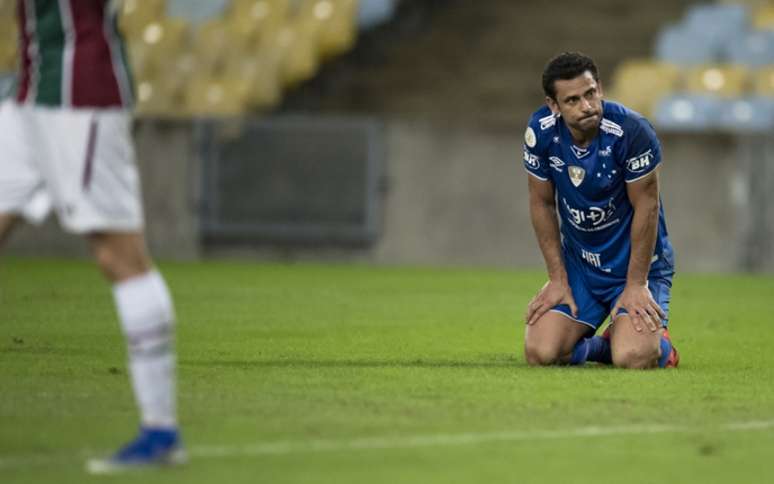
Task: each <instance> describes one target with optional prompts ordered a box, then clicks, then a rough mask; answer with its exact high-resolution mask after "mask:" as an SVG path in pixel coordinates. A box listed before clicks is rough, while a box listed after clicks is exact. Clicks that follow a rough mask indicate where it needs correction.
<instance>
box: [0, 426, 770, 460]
mask: <svg viewBox="0 0 774 484" xmlns="http://www.w3.org/2000/svg"><path fill="white" fill-rule="evenodd" d="M769 429H774V420H756V421H749V422H733V423H728V424H725V425H719V426H717V427H682V426H678V425H632V426H620V427H579V428H576V429H570V430H539V431H533V432H480V433H464V434H437V435H414V436H408V437H367V438H360V439H351V440H309V441H304V442H299V441H296V442H267V443H257V444H250V445H240V446H217V445H197V446H193V447H191V448H189V449H188V452H189V454H190V455H191V456H192V457H199V458H229V457H260V456H268V455H289V454H300V453H314V452H336V451H348V450H352V451H357V450H369V449H409V448H415V447H442V446H453V445H471V444H482V443H491V442H520V441H530V440H559V439H572V438H578V437H609V436H615V435H645V434H665V433H725V432H745V431H757V430H769ZM94 454H96V452H94V451H90V450H86V449H84V450H81V451H78V452H77V453H73V454H64V453H61V454H28V455H19V456H14V457H0V469H20V468H29V467H38V466H44V465H50V464H53V463H61V464H64V463H66V462H68V461H71V460H72V459H73V458H76V456H77V457H79V458H83V459H85V458H86V457H88V456H93V455H94Z"/></svg>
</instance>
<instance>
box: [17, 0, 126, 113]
mask: <svg viewBox="0 0 774 484" xmlns="http://www.w3.org/2000/svg"><path fill="white" fill-rule="evenodd" d="M16 7H17V9H16V12H17V21H18V23H19V59H20V62H19V75H18V77H17V86H16V100H17V101H18V102H19V103H29V104H38V105H45V106H62V107H75V108H108V107H129V106H131V104H132V102H133V94H132V81H131V73H130V70H129V65H128V62H127V57H126V52H125V49H124V42H123V39H122V38H121V35H120V33H119V31H118V23H117V10H118V9H117V8H116V7H114V6H113V2H112V1H111V0H17V5H16Z"/></svg>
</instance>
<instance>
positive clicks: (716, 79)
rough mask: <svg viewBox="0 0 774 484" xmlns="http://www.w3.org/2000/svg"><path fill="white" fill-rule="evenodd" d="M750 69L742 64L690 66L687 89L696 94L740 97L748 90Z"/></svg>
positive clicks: (686, 81) (687, 75) (686, 78)
mask: <svg viewBox="0 0 774 484" xmlns="http://www.w3.org/2000/svg"><path fill="white" fill-rule="evenodd" d="M749 74H750V73H749V71H748V70H747V69H745V68H744V67H742V66H734V65H720V64H716V65H705V66H697V67H693V68H689V69H688V70H687V71H686V73H685V89H686V91H687V92H689V93H694V94H712V95H716V96H721V97H739V96H741V95H743V94H744V93H745V91H746V90H747V82H748V80H749Z"/></svg>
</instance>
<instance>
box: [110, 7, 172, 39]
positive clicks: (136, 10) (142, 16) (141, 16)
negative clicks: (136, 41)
mask: <svg viewBox="0 0 774 484" xmlns="http://www.w3.org/2000/svg"><path fill="white" fill-rule="evenodd" d="M165 15H166V2H165V0H124V1H123V2H121V10H120V11H119V20H118V24H119V26H120V28H121V31H122V32H123V33H124V34H125V35H126V36H127V37H133V36H140V35H142V31H143V30H144V29H145V26H146V25H148V24H149V23H151V22H154V21H158V20H161V19H162V18H164V16H165Z"/></svg>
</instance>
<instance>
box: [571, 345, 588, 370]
mask: <svg viewBox="0 0 774 484" xmlns="http://www.w3.org/2000/svg"><path fill="white" fill-rule="evenodd" d="M588 356H589V338H581V339H580V341H578V342H577V343H575V348H573V349H572V356H571V357H570V364H571V365H582V364H584V363H586V359H588Z"/></svg>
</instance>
